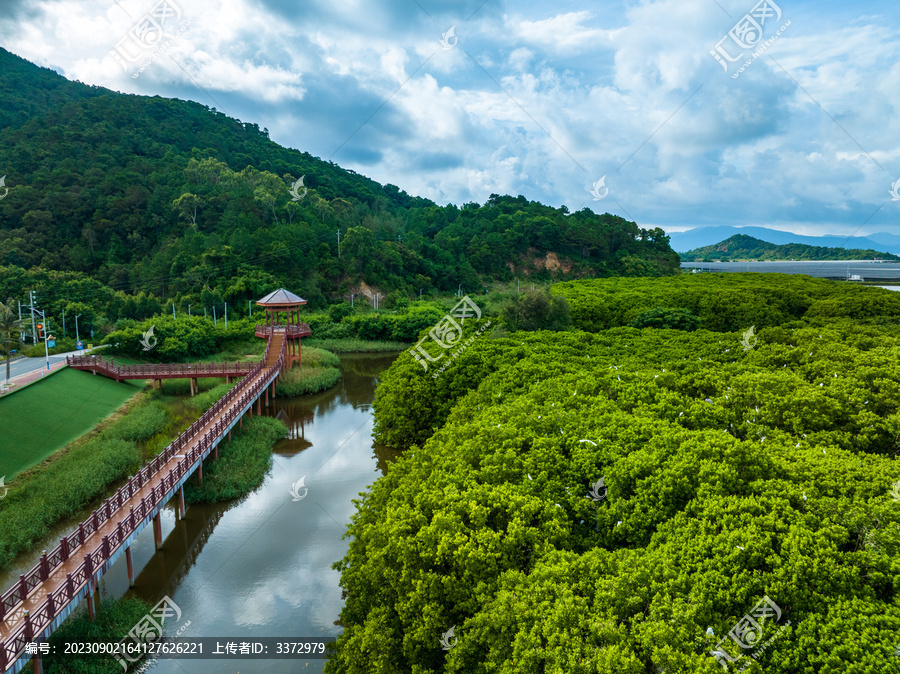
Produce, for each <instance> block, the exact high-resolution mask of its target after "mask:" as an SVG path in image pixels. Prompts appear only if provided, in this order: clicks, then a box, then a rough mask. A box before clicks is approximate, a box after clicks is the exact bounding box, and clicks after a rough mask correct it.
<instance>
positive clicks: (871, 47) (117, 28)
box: [0, 0, 900, 235]
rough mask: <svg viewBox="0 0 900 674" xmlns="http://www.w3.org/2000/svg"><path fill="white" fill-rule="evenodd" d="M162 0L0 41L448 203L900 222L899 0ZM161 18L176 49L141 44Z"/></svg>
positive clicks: (55, 10) (123, 1)
mask: <svg viewBox="0 0 900 674" xmlns="http://www.w3.org/2000/svg"><path fill="white" fill-rule="evenodd" d="M164 1H165V2H168V3H171V5H170V6H166V5H164V6H162V7H161V8H160V6H159V5H158V2H159V0H4V2H3V4H2V5H0V41H2V44H3V46H4V47H6V48H7V49H9V50H11V51H13V52H14V53H16V54H19V55H20V56H22V57H24V58H27V59H29V60H31V61H33V62H35V63H38V64H40V65H45V66H50V67H53V68H55V69H57V70H58V71H59V72H61V73H62V74H64V75H65V76H66V77H69V78H70V79H76V80H80V81H82V82H85V83H89V84H97V85H101V86H105V87H108V88H110V89H114V90H117V91H123V92H127V93H136V94H147V95H160V96H168V97H178V98H186V99H192V100H196V101H198V102H200V103H203V104H206V105H209V106H211V107H215V108H217V109H219V110H221V111H223V112H225V113H226V114H228V115H230V116H232V117H237V118H239V119H241V120H243V121H246V122H255V123H257V124H259V126H260V127H265V128H268V129H269V132H270V135H271V138H272V139H273V140H275V141H276V142H278V143H280V144H282V145H286V146H289V147H294V148H298V149H301V150H305V151H307V152H310V153H312V154H314V155H316V156H319V157H322V158H324V159H329V160H331V161H334V162H336V163H338V164H340V165H342V166H344V167H346V168H350V169H353V170H355V171H357V172H359V173H363V174H365V175H368V176H370V177H372V178H374V179H375V180H378V181H379V182H382V183H388V182H390V183H394V184H396V185H399V186H400V187H401V188H402V189H404V190H406V191H407V192H409V193H411V194H417V195H421V196H425V197H428V198H430V199H433V200H435V201H437V202H438V203H448V202H453V203H456V204H462V203H465V202H469V201H476V202H484V201H485V200H486V199H487V197H488V196H489V195H490V194H491V193H500V194H504V193H508V194H513V195H518V194H522V195H524V196H526V197H528V198H529V199H534V200H538V201H541V202H544V203H547V204H550V205H553V206H560V205H563V204H565V205H566V206H568V208H569V209H570V210H578V209H580V208H584V207H588V208H591V209H593V210H596V211H597V212H601V213H602V212H606V211H609V212H611V213H616V214H619V215H622V216H624V217H626V218H628V219H631V220H635V221H637V222H638V224H640V225H641V226H644V227H651V226H659V227H662V228H664V229H667V230H669V231H677V230H684V229H689V228H691V227H694V226H705V225H718V224H722V225H736V226H742V225H758V226H768V227H774V228H777V229H785V230H791V231H795V232H797V233H801V234H848V235H849V234H853V233H856V234H858V235H862V234H866V233H871V232H877V231H888V232H892V233H900V230H898V228H897V227H896V224H897V223H898V222H900V217H898V214H900V200H892V196H891V194H890V190H891V188H892V185H893V184H894V183H895V181H897V180H900V114H898V108H900V53H898V52H900V39H898V37H900V18H898V15H900V13H898V12H897V7H896V3H888V2H886V1H883V0H877V1H875V2H866V3H855V4H854V3H844V2H842V3H838V2H830V1H829V2H798V1H797V0H774V2H770V3H769V4H766V5H762V6H760V5H757V4H756V0H680V1H676V0H660V1H657V2H630V1H629V2H613V3H598V2H585V1H576V0H562V1H561V2H557V3H546V2H508V1H504V2H501V1H499V0H487V2H484V3H483V4H482V2H481V0H472V1H468V0H461V1H454V0H451V1H445V2H436V1H435V0H385V1H381V2H371V1H369V2H363V1H362V0H313V1H311V2H298V1H297V0H290V1H289V0H164ZM154 9H155V10H156V16H157V17H158V16H159V15H160V14H163V15H166V18H165V20H164V21H162V30H163V34H162V36H161V37H162V39H160V40H159V41H157V37H159V35H157V34H155V33H154V32H153V31H150V32H146V33H143V39H144V42H143V43H141V42H139V41H136V38H134V37H129V31H130V29H132V28H133V27H134V26H135V25H136V24H141V23H142V20H143V18H144V17H145V16H147V15H148V13H150V14H151V15H152V14H153V12H154ZM748 14H749V15H751V17H753V18H755V20H756V23H757V25H758V26H759V27H760V28H761V29H762V36H761V39H757V38H758V36H757V35H756V34H755V33H754V32H753V31H752V30H751V31H750V32H749V33H748V32H744V31H737V32H735V35H737V36H738V39H742V40H743V41H744V43H745V45H744V46H746V45H749V48H743V46H741V45H739V44H737V43H736V42H735V38H733V37H729V31H732V29H733V28H735V26H738V25H740V24H742V23H743V24H744V25H750V27H751V28H752V24H748V23H747V22H746V21H745V20H744V17H745V15H748ZM779 14H780V16H778V15H779ZM760 21H762V23H760ZM785 26H786V27H785ZM451 28H452V29H453V32H452V35H451V34H450V33H449V31H450V29H451ZM779 30H781V33H780V34H779V33H778V31H779ZM442 38H443V43H442ZM723 39H724V42H720V41H722V40H723ZM148 43H151V44H148ZM152 43H155V44H152ZM763 44H765V45H766V47H765V49H764V50H762V51H759V50H760V46H761V45H763ZM717 45H718V46H720V47H721V51H718V52H717V53H718V54H720V58H722V57H721V54H723V53H724V54H727V55H728V56H729V57H732V58H735V59H736V60H735V61H734V62H733V63H729V62H727V61H726V59H724V58H723V59H722V62H724V63H725V65H727V66H728V70H727V71H726V70H724V69H723V67H722V65H720V62H719V61H717V60H716V58H714V56H713V55H712V54H711V53H710V52H711V51H714V52H715V51H716V47H717ZM117 46H118V47H119V48H120V50H121V51H120V52H119V54H120V59H119V61H121V62H122V63H124V65H123V64H122V63H120V62H119V61H117V59H116V58H114V56H113V54H115V50H116V48H117ZM123 53H125V54H127V55H128V56H130V57H132V58H134V59H137V60H135V61H134V62H131V61H130V60H128V59H125V58H122V57H121V54H123ZM754 53H757V54H758V56H757V57H756V58H755V59H754V58H753V54H754ZM739 54H743V56H742V57H740V58H737V57H738V55H739ZM146 61H149V65H147V67H146V68H144V69H143V70H141V69H140V65H141V63H144V62H146ZM747 61H751V63H750V64H749V66H746V67H745V69H744V70H743V71H740V72H739V71H738V67H739V66H740V65H741V64H744V63H746V62H747ZM735 75H737V77H734V76H735ZM603 176H605V181H604V182H605V188H598V191H597V194H598V195H599V194H605V195H606V196H605V197H604V198H603V199H599V200H597V199H595V198H594V197H593V196H592V194H591V193H590V191H589V190H590V189H591V186H592V184H593V183H595V181H597V180H599V179H600V178H601V177H603ZM606 189H608V192H606V191H605V190H606ZM898 189H900V188H898Z"/></svg>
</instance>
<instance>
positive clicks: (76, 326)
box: [75, 314, 81, 346]
mask: <svg viewBox="0 0 900 674" xmlns="http://www.w3.org/2000/svg"><path fill="white" fill-rule="evenodd" d="M79 316H81V314H76V315H75V342H76V346H77V345H78V344H77V342H80V341H81V338H79V336H78V317H79Z"/></svg>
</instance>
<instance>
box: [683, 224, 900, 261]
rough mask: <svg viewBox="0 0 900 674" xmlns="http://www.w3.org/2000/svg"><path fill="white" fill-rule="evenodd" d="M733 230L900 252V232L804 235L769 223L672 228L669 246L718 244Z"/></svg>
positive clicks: (773, 239)
mask: <svg viewBox="0 0 900 674" xmlns="http://www.w3.org/2000/svg"><path fill="white" fill-rule="evenodd" d="M735 234H746V235H748V236H752V237H753V238H755V239H759V240H761V241H766V242H768V243H774V244H778V245H781V244H788V243H805V244H806V245H809V246H827V247H829V248H858V249H862V250H866V249H871V250H874V251H878V252H882V253H893V254H895V255H900V235H897V234H888V233H887V232H878V233H876V234H869V235H867V236H838V235H834V234H829V235H825V236H803V235H802V234H794V233H792V232H784V231H781V230H778V229H769V228H768V227H731V226H725V225H722V226H718V227H696V228H694V229H689V230H688V231H686V232H672V233H671V234H669V241H670V243H671V246H672V249H673V250H675V251H676V252H678V253H684V252H687V251H689V250H694V249H696V248H702V247H704V246H711V245H714V244H717V243H719V242H721V241H724V240H725V239H728V238H729V237H732V236H734V235H735Z"/></svg>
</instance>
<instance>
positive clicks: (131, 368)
mask: <svg viewBox="0 0 900 674" xmlns="http://www.w3.org/2000/svg"><path fill="white" fill-rule="evenodd" d="M66 363H67V364H68V365H69V366H71V367H75V368H89V369H92V370H97V371H98V372H102V373H103V374H106V375H109V376H110V377H112V378H114V379H177V378H184V379H190V378H194V377H224V376H229V375H236V376H243V375H246V374H248V373H249V372H250V371H251V370H252V369H253V363H160V364H152V365H117V364H116V362H115V361H114V360H113V359H112V358H110V357H109V356H66Z"/></svg>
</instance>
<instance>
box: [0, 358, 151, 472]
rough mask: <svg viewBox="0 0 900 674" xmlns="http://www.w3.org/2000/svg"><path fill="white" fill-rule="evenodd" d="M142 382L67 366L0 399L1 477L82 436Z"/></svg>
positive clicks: (23, 468) (19, 469) (138, 389)
mask: <svg viewBox="0 0 900 674" xmlns="http://www.w3.org/2000/svg"><path fill="white" fill-rule="evenodd" d="M143 387H144V382H143V381H142V380H133V381H128V382H116V381H113V380H112V379H107V378H106V377H103V376H101V375H96V376H94V375H93V374H92V373H90V372H82V371H79V370H73V369H71V368H65V369H63V370H62V371H61V372H57V373H56V374H54V375H52V376H51V377H49V378H48V379H47V380H46V381H40V382H35V383H34V384H32V385H31V386H28V387H27V388H24V389H22V390H21V391H19V392H17V393H12V394H10V395H6V396H4V397H3V398H0V476H6V482H9V481H10V480H11V479H12V477H13V476H14V475H15V474H16V473H19V472H21V471H22V470H25V469H26V468H28V467H30V466H33V465H35V464H36V463H39V462H41V461H43V460H44V459H46V458H47V457H48V456H50V455H51V454H53V452H55V451H57V450H58V449H61V448H63V447H65V446H66V445H67V444H68V443H69V442H71V441H72V440H74V439H76V438H78V437H80V436H82V435H84V434H85V433H87V432H88V431H90V430H91V429H92V428H94V426H96V425H97V424H98V423H99V422H100V421H102V420H103V419H105V418H106V417H108V416H109V415H110V414H112V413H113V412H115V411H116V409H118V408H119V407H120V406H121V405H122V404H123V403H124V402H125V401H126V400H128V399H129V398H131V396H133V395H134V394H135V393H137V392H138V391H140V390H141V389H142V388H143Z"/></svg>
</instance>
